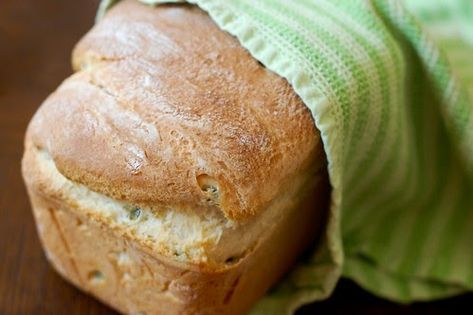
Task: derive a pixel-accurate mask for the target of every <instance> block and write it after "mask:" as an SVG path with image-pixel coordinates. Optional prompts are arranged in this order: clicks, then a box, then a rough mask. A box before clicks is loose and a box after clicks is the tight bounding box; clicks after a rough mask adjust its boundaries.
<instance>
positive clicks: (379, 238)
mask: <svg viewBox="0 0 473 315" xmlns="http://www.w3.org/2000/svg"><path fill="white" fill-rule="evenodd" d="M111 2H113V1H104V2H103V3H102V6H101V11H100V12H103V11H104V10H105V9H106V7H108V6H109V4H110V3H111ZM143 2H147V3H150V4H155V3H158V2H178V1H159V0H147V1H143ZM188 2H191V3H195V4H197V5H198V6H200V7H201V8H202V9H203V10H205V11H207V12H208V13H209V15H210V16H211V17H212V19H214V20H215V22H216V23H217V24H218V25H219V26H220V27H221V28H222V29H223V30H225V31H228V32H229V33H231V34H233V35H234V36H236V37H237V38H238V39H239V41H240V42H241V44H242V45H243V46H244V47H245V48H247V49H248V50H249V51H250V52H251V54H252V55H253V56H254V57H255V58H256V59H258V60H259V61H261V62H262V63H263V64H264V65H265V66H266V67H267V68H268V69H270V70H272V71H274V72H276V73H277V74H279V75H281V76H283V77H285V78H287V80H288V81H289V82H290V83H291V84H292V86H293V88H294V90H295V91H296V92H297V93H298V94H299V95H300V97H301V98H302V100H303V101H304V102H305V104H306V105H307V106H308V107H309V108H310V110H311V111H312V114H313V117H314V119H315V123H316V125H317V128H318V129H319V130H320V131H321V134H322V139H323V142H324V146H325V150H326V153H327V157H328V161H329V174H330V180H331V184H332V186H333V191H332V204H331V208H330V216H329V222H328V226H327V231H326V234H325V239H324V242H323V245H322V246H321V247H320V248H319V249H318V250H317V251H316V252H315V253H313V255H312V257H311V258H310V259H309V260H308V261H305V262H301V263H300V264H299V265H298V266H297V267H296V268H295V269H294V270H293V271H292V272H291V273H290V275H289V276H288V277H287V278H286V280H285V281H283V282H282V283H280V284H279V285H278V286H277V287H276V288H275V289H274V290H273V291H272V292H271V293H269V294H268V295H267V296H266V297H265V298H264V299H263V300H262V301H261V302H260V303H259V304H257V305H256V307H255V308H254V309H253V312H254V314H285V313H290V312H293V311H294V310H295V309H296V308H297V307H299V306H300V305H302V304H304V303H308V302H311V301H314V300H319V299H323V298H325V297H327V296H328V295H329V294H330V293H331V291H332V290H333V288H334V286H335V284H336V282H337V280H338V278H339V277H340V276H341V275H343V276H345V277H348V278H351V279H353V280H355V281H356V282H357V283H359V284H360V285H361V286H363V287H364V288H366V289H368V290H369V291H371V292H373V293H374V294H377V295H379V296H382V297H385V298H388V299H391V300H395V301H400V302H410V301H414V300H427V299H434V298H441V297H447V296H450V295H454V294H458V293H461V292H465V291H469V290H472V289H473V189H472V188H473V180H472V179H473V114H472V111H473V105H472V103H471V102H470V99H472V98H473V2H472V1H471V0H464V1H462V0H457V1H448V0H444V1H440V0H437V1H431V0H428V1H427V0H405V1H401V0H397V1H396V0H371V1H370V0H292V1H288V0H286V1H285V0H260V1H255V0H231V1H228V0H189V1H188Z"/></svg>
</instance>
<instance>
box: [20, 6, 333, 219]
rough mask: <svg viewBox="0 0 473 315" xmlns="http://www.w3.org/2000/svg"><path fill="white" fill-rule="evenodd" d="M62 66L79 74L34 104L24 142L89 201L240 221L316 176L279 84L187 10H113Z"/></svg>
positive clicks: (314, 139)
mask: <svg viewBox="0 0 473 315" xmlns="http://www.w3.org/2000/svg"><path fill="white" fill-rule="evenodd" d="M73 63H74V67H75V69H76V70H79V69H81V70H80V71H79V72H78V73H76V74H75V75H74V76H73V77H72V78H70V79H68V80H67V81H66V82H65V83H64V84H63V85H62V86H61V87H60V88H59V89H58V90H57V91H56V92H55V93H54V94H52V95H51V96H50V97H49V98H48V100H47V101H46V102H45V103H44V104H43V105H42V107H41V109H40V110H39V111H38V113H37V114H36V115H35V118H34V119H33V121H32V123H31V125H30V128H29V131H28V137H31V139H32V141H33V142H34V143H35V145H37V146H40V147H44V148H45V149H46V150H48V151H49V152H50V153H51V155H52V156H53V159H54V161H55V163H56V165H57V167H58V169H59V171H60V172H61V173H63V174H64V175H65V176H66V177H68V178H70V179H72V180H74V181H77V182H80V183H83V184H85V185H87V186H88V187H90V188H91V189H92V190H95V191H98V192H101V193H103V194H106V195H108V196H111V197H113V198H117V199H125V200H127V201H129V202H134V203H139V204H151V205H154V206H156V207H158V208H159V207H162V206H173V207H175V208H179V207H193V208H198V205H200V206H201V207H216V206H217V207H220V208H221V210H222V211H223V212H224V213H225V215H226V216H227V217H229V218H231V219H234V220H241V219H244V218H248V217H250V216H252V215H254V214H256V213H257V212H258V211H260V210H261V209H264V207H265V205H266V204H267V203H268V202H270V201H271V200H272V199H273V198H275V196H276V195H277V194H278V193H279V192H280V191H281V190H282V189H284V186H285V185H286V184H288V183H290V178H291V177H292V176H294V175H296V174H299V173H300V172H304V171H305V170H306V169H307V168H308V167H309V166H310V165H311V167H313V165H314V163H320V165H323V164H322V163H323V160H324V159H323V157H322V154H323V153H322V152H323V151H322V148H321V143H320V139H319V136H318V134H317V132H316V129H315V127H314V125H313V121H312V118H311V115H310V112H309V110H308V109H307V108H306V107H305V106H304V104H303V103H302V102H301V100H300V99H299V97H298V96H297V95H296V94H295V93H294V92H293V90H292V88H291V87H290V86H289V84H288V83H287V82H286V81H285V80H284V79H282V78H280V77H278V76H277V75H276V74H274V73H272V72H270V71H268V70H266V69H265V68H264V67H263V66H261V65H260V64H258V62H257V61H256V60H254V59H253V58H252V57H251V56H250V55H249V53H248V52H247V51H246V50H244V49H243V48H242V47H241V46H240V45H239V43H238V42H237V40H236V39H235V38H233V37H232V36H230V35H228V34H227V33H225V32H223V31H221V30H219V29H218V28H217V26H216V25H215V24H214V23H213V22H212V21H211V20H210V18H209V17H208V16H207V15H206V14H205V13H203V12H202V11H201V10H199V9H197V8H195V7H190V6H182V5H166V6H158V7H156V8H150V7H147V6H145V5H142V4H139V3H137V1H123V2H121V3H119V4H118V5H116V6H115V7H114V8H112V10H111V11H110V12H109V13H108V14H107V15H106V17H105V18H104V20H103V21H102V22H100V23H99V24H97V25H96V26H95V27H94V28H93V29H92V30H91V31H90V32H89V33H88V34H87V35H86V36H85V38H84V39H83V40H82V41H81V42H80V43H79V44H78V45H77V47H76V49H75V51H74V55H73ZM215 185H217V186H218V187H216V188H217V189H218V191H217V192H215V191H214V189H213V187H212V186H215ZM196 206H197V207H196Z"/></svg>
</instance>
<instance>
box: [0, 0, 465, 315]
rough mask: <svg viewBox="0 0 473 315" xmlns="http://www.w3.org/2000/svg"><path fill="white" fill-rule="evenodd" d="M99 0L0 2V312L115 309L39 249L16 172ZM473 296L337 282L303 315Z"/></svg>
mask: <svg viewBox="0 0 473 315" xmlns="http://www.w3.org/2000/svg"><path fill="white" fill-rule="evenodd" d="M97 3H98V0H81V1H79V0H75V1H73V0H29V1H18V0H0V211H1V212H0V213H1V217H0V314H2V315H10V314H49V315H55V314H68V315H74V314H115V313H114V312H113V311H112V310H110V309H109V308H107V307H106V306H104V305H102V304H101V303H99V302H96V300H94V299H92V298H90V297H88V296H87V295H85V294H83V293H81V292H80V291H79V290H77V289H75V288H74V287H72V286H71V285H69V284H68V283H66V282H65V281H64V280H62V278H60V277H59V276H58V275H57V274H56V273H55V272H54V271H53V270H52V269H51V267H50V266H49V265H48V263H47V262H46V259H45V257H44V255H43V252H42V250H41V247H40V244H39V241H38V238H37V235H36V230H35V227H34V222H33V216H32V214H31V211H30V205H29V202H28V199H27V196H26V193H25V189H24V186H23V181H22V179H21V176H20V159H21V155H22V150H23V145H22V142H23V135H24V131H25V128H26V125H27V123H28V121H29V119H30V118H31V116H32V115H33V113H34V112H35V110H36V109H37V107H38V106H39V105H40V103H41V101H42V100H43V99H44V98H45V97H46V96H47V95H48V94H49V93H50V92H51V91H53V90H54V89H55V88H56V86H57V85H58V84H59V83H60V82H61V81H62V80H63V79H64V78H65V77H67V76H68V75H69V74H70V73H71V67H70V62H69V56H70V51H71V49H72V47H73V45H74V43H75V42H76V41H77V40H78V39H79V38H80V36H81V35H82V34H84V33H85V32H86V31H87V29H88V28H90V26H91V25H92V23H93V19H94V14H95V10H96V7H97ZM472 299H473V295H464V296H462V297H457V298H454V299H449V300H445V301H442V302H435V303H424V304H415V305H412V306H409V307H407V306H400V305H396V304H392V303H389V302H386V301H383V300H380V299H377V298H375V297H373V296H371V295H370V294H368V293H366V292H364V291H363V290H362V289H360V288H358V287H357V286H356V285H354V284H353V283H351V282H349V281H346V280H345V281H341V282H340V284H339V286H338V288H337V290H336V291H335V294H334V295H333V297H332V298H330V299H329V300H328V301H325V302H322V303H317V304H313V305H310V306H308V307H305V308H304V309H303V310H302V311H300V314H315V313H317V314H347V313H348V314H400V313H402V314H460V313H461V310H464V312H467V311H466V309H467V308H470V312H467V313H472V312H473V303H472V302H471V300H472Z"/></svg>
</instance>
